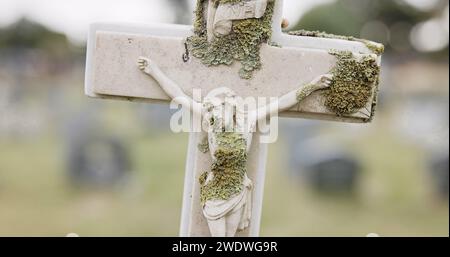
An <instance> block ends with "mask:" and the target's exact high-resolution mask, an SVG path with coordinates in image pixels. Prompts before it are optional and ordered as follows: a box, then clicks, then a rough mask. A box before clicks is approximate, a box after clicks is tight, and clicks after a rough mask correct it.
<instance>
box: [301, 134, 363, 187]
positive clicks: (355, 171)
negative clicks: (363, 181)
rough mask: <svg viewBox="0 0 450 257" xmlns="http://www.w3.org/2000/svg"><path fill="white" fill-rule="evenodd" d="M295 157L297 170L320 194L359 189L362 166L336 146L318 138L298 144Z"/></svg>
mask: <svg viewBox="0 0 450 257" xmlns="http://www.w3.org/2000/svg"><path fill="white" fill-rule="evenodd" d="M293 153H294V157H295V160H296V170H297V171H298V172H299V174H300V176H301V177H302V178H303V179H304V180H305V181H306V182H307V183H308V184H309V185H311V187H312V188H314V189H315V190H317V191H318V192H323V193H338V192H339V193H352V192H354V191H355V189H356V188H357V183H358V178H359V175H360V173H361V168H362V167H361V164H360V162H359V161H358V159H357V158H356V157H354V156H353V155H352V154H350V153H348V152H346V151H345V150H343V149H342V147H339V145H338V144H337V143H333V142H332V141H330V140H326V141H324V140H321V139H320V138H319V137H316V138H312V139H309V140H306V141H304V143H298V145H297V149H296V150H295V151H294V152H293Z"/></svg>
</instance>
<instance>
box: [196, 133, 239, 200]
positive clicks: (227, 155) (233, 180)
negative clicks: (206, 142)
mask: <svg viewBox="0 0 450 257" xmlns="http://www.w3.org/2000/svg"><path fill="white" fill-rule="evenodd" d="M216 139H217V144H218V145H217V149H216V150H215V152H214V157H215V159H216V160H215V161H214V162H213V164H212V166H211V172H212V174H213V179H212V180H211V181H209V182H208V183H207V184H205V183H206V180H207V178H208V172H205V173H203V174H202V175H201V176H200V179H199V182H200V185H201V187H200V200H201V202H202V204H204V203H205V202H206V201H208V200H229V199H231V198H232V197H234V196H236V195H237V194H239V193H241V192H242V190H243V185H242V184H243V180H244V176H245V173H246V172H247V151H246V150H247V142H246V140H245V139H244V138H243V136H242V135H241V134H239V133H234V132H221V133H217V134H216Z"/></svg>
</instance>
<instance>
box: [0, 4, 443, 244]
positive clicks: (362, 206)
mask: <svg viewBox="0 0 450 257" xmlns="http://www.w3.org/2000/svg"><path fill="white" fill-rule="evenodd" d="M193 2H194V0H170V1H168V0H160V1H158V0H129V1H122V0H117V1H107V0H99V1H87V0H77V1H75V0H70V1H69V0H66V1H56V0H41V1H32V0H0V235H1V236H17V235H27V236H28V235H30V236H38V235H51V236H64V235H66V234H68V233H71V232H74V233H78V234H80V235H82V236H94V235H106V236H119V235H125V236H140V235H145V236H176V235H177V234H178V227H179V220H180V212H181V199H182V193H183V180H184V165H185V159H186V149H187V139H188V135H187V134H173V133H171V132H170V130H169V114H170V112H171V111H170V110H169V109H168V106H164V105H146V104H138V103H128V102H118V101H99V100H94V99H88V98H87V97H85V96H84V95H83V86H84V85H83V83H84V81H83V80H84V65H85V40H86V38H85V35H86V33H87V28H88V24H89V23H90V22H94V21H99V20H100V21H102V20H104V21H113V22H141V23H142V22H143V23H146V22H147V23H148V22H171V23H184V24H189V23H190V21H191V19H192V10H193V9H192V8H193ZM448 4H449V2H448V1H447V0H395V1H394V0H376V1H373V0H336V1H333V0H321V1H317V0H302V1H297V0H285V5H286V6H285V12H286V17H287V18H288V19H289V20H290V24H291V25H290V27H289V30H294V29H309V30H323V31H327V32H330V33H336V34H343V35H352V36H357V37H363V38H368V39H371V40H375V41H379V42H382V43H384V44H385V45H386V46H387V51H386V53H385V55H384V59H383V62H384V65H383V78H382V85H381V99H380V106H379V111H378V114H377V117H376V118H375V121H374V122H373V123H372V124H371V125H349V124H338V123H332V122H317V121H308V120H304V121H301V120H290V119H281V133H280V140H279V141H278V142H277V143H276V144H274V145H271V146H270V153H269V160H268V176H267V179H266V188H265V198H264V205H263V220H262V228H261V233H262V235H263V236H365V235H367V234H369V233H377V234H379V235H382V236H448V234H449V213H448V193H449V148H448V140H449V127H448V125H449V113H448V105H449V94H448V91H449V73H448V72H449V71H448V69H449V67H448V66H449V62H448V61H449V60H448V59H449V52H448V51H449V50H448V43H449V6H448ZM169 146H170V149H169Z"/></svg>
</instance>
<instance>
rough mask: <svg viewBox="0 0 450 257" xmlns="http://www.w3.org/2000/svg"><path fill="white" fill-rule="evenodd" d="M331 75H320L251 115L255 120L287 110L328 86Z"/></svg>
mask: <svg viewBox="0 0 450 257" xmlns="http://www.w3.org/2000/svg"><path fill="white" fill-rule="evenodd" d="M332 78H333V76H332V75H331V74H326V75H321V76H319V77H317V78H315V79H314V80H313V81H311V82H310V83H308V84H305V85H302V86H301V87H300V88H298V89H296V90H293V91H291V92H289V93H287V94H285V95H283V96H281V97H280V98H278V100H277V101H274V102H272V103H270V104H269V106H264V107H261V108H259V109H257V110H255V111H254V114H253V115H252V116H253V117H256V120H257V121H259V120H262V119H266V118H267V117H269V116H272V115H278V113H280V112H283V111H287V110H289V109H291V108H292V107H294V106H295V105H296V104H298V103H299V102H301V101H302V100H303V99H305V98H306V97H308V96H309V95H311V94H312V93H313V92H315V91H317V90H321V89H326V88H328V87H330V84H331V80H332Z"/></svg>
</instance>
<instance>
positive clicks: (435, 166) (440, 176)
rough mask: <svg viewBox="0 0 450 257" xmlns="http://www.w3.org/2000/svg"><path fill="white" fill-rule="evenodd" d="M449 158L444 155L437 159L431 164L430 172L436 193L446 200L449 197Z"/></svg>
mask: <svg viewBox="0 0 450 257" xmlns="http://www.w3.org/2000/svg"><path fill="white" fill-rule="evenodd" d="M448 162H449V156H448V151H447V155H446V156H445V155H442V156H439V157H435V158H433V159H432V160H431V162H430V165H429V166H430V167H429V169H430V172H431V178H432V181H433V185H434V187H435V191H436V192H437V193H438V195H439V196H440V197H442V198H444V199H448V196H449V191H448V189H449V174H448V173H449V170H448V169H449V167H448Z"/></svg>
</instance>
